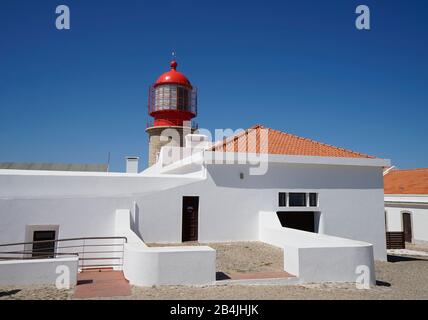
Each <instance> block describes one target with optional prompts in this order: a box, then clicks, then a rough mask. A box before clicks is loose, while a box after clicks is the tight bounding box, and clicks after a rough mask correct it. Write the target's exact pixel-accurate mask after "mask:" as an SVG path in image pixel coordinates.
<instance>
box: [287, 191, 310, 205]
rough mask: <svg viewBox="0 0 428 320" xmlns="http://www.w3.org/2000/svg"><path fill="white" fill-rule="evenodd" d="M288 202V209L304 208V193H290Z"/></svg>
mask: <svg viewBox="0 0 428 320" xmlns="http://www.w3.org/2000/svg"><path fill="white" fill-rule="evenodd" d="M288 201H289V206H290V207H306V193H290V194H289V199H288Z"/></svg>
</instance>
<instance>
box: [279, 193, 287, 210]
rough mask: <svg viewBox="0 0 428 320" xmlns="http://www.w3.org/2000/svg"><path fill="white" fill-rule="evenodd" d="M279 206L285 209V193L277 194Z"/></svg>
mask: <svg viewBox="0 0 428 320" xmlns="http://www.w3.org/2000/svg"><path fill="white" fill-rule="evenodd" d="M279 206H280V207H286V206H287V194H286V193H285V192H280V193H279Z"/></svg>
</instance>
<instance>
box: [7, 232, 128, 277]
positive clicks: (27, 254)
mask: <svg viewBox="0 0 428 320" xmlns="http://www.w3.org/2000/svg"><path fill="white" fill-rule="evenodd" d="M127 242H128V239H127V238H126V237H85V238H69V239H57V240H40V241H32V242H21V243H8V244H0V250H1V251H0V261H1V260H31V259H53V258H58V257H62V256H70V255H74V256H78V257H79V268H80V269H82V270H83V269H91V268H94V269H95V268H112V267H120V268H121V267H123V255H124V247H125V244H126V243H127ZM40 244H42V245H43V244H45V246H42V247H40V248H37V245H40ZM35 245H36V248H35ZM5 248H10V249H5ZM3 250H5V251H3Z"/></svg>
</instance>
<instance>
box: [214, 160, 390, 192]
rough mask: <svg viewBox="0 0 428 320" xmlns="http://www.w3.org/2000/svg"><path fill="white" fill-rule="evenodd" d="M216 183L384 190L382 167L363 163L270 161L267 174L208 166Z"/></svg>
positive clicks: (230, 166) (234, 166)
mask: <svg viewBox="0 0 428 320" xmlns="http://www.w3.org/2000/svg"><path fill="white" fill-rule="evenodd" d="M207 168H208V173H209V175H210V177H211V179H212V180H213V181H214V183H215V184H216V185H217V186H220V187H222V186H224V187H234V188H241V189H258V188H264V189H275V188H278V187H281V188H290V189H302V188H303V189H304V188H306V189H307V188H309V189H337V188H340V189H383V175H382V169H381V168H378V167H362V166H327V165H310V164H290V163H269V167H268V170H267V172H266V173H265V174H264V175H250V174H249V168H250V166H249V165H240V164H219V165H208V167H207Z"/></svg>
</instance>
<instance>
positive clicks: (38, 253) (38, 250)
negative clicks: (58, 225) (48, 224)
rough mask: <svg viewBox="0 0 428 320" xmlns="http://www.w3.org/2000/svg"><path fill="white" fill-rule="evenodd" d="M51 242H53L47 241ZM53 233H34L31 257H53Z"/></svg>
mask: <svg viewBox="0 0 428 320" xmlns="http://www.w3.org/2000/svg"><path fill="white" fill-rule="evenodd" d="M49 240H53V241H49ZM54 240H55V231H34V234H33V241H43V242H34V243H33V257H39V258H54V256H55V242H54Z"/></svg>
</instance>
